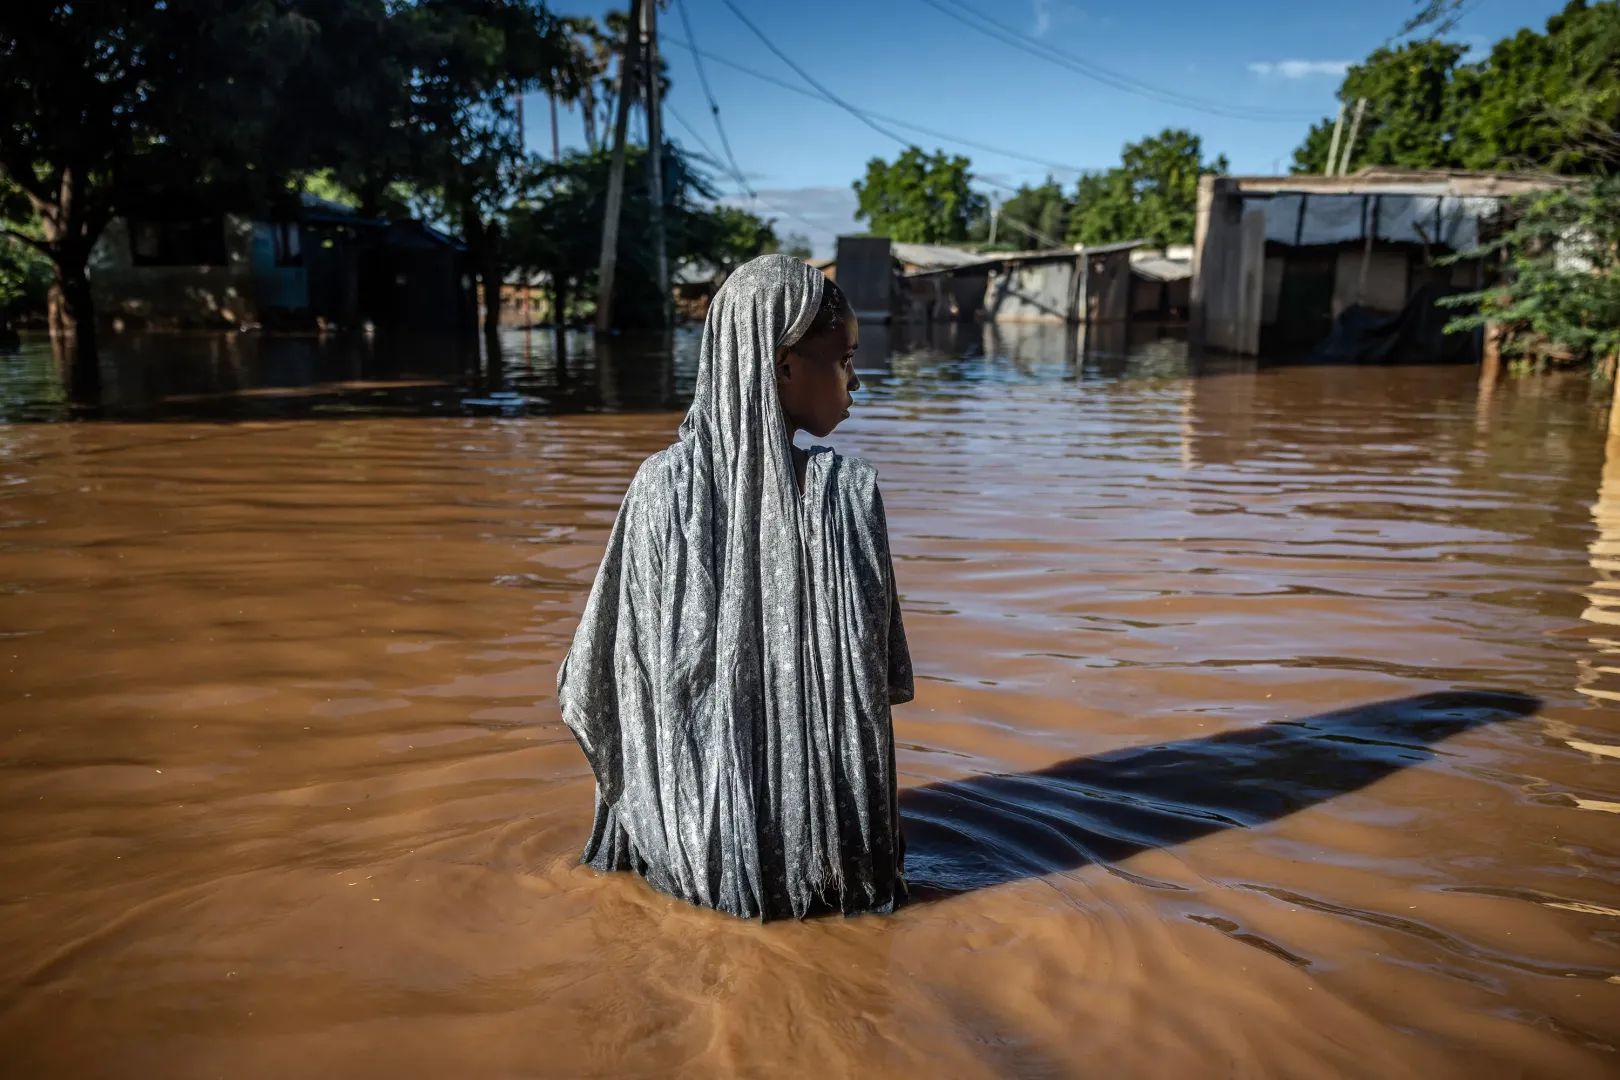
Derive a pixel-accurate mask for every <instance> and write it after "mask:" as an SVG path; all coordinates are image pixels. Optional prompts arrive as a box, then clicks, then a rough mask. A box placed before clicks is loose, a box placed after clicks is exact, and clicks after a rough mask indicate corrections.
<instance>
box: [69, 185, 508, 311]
mask: <svg viewBox="0 0 1620 1080" xmlns="http://www.w3.org/2000/svg"><path fill="white" fill-rule="evenodd" d="M89 276H90V288H91V292H92V295H93V297H94V299H95V304H96V310H97V312H98V313H99V314H100V315H101V317H102V318H104V319H107V320H110V321H112V322H113V323H114V325H115V326H117V325H124V326H129V327H134V328H140V327H148V328H153V329H240V328H244V327H264V328H267V329H289V330H303V329H319V328H324V327H354V326H358V325H359V324H360V323H362V322H371V323H372V324H374V325H375V326H377V327H378V328H379V329H383V328H386V329H391V330H398V331H401V332H409V333H430V334H456V333H463V332H466V331H468V330H470V329H471V328H472V327H473V326H474V325H475V320H476V317H477V314H476V308H475V303H476V296H475V290H474V288H473V282H472V276H471V274H470V271H469V267H468V266H467V258H466V250H465V248H464V247H463V246H462V245H461V244H460V242H458V241H457V240H455V239H454V238H452V237H450V236H448V235H446V234H445V233H443V232H441V231H439V230H438V229H435V228H433V227H432V226H430V225H427V224H425V223H423V222H420V221H415V220H402V221H382V220H374V219H369V218H363V217H361V216H360V215H359V214H357V213H356V212H355V211H354V210H352V209H350V208H349V207H346V206H343V205H340V204H338V203H332V202H327V201H325V200H322V199H319V198H316V197H314V196H312V195H307V194H306V195H304V196H303V197H302V199H301V200H300V202H299V204H298V206H297V207H296V208H294V209H291V210H288V211H287V212H284V213H282V214H280V215H277V216H271V217H266V218H253V217H248V216H244V215H238V214H228V213H227V214H215V215H202V216H197V215H195V214H187V213H182V212H173V211H171V212H167V213H154V214H151V215H148V216H130V217H120V218H115V219H113V221H112V222H110V223H109V224H108V226H107V228H106V230H105V231H104V232H103V233H102V235H101V237H100V239H99V240H97V242H96V245H95V247H94V248H93V249H92V251H91V255H90V261H89Z"/></svg>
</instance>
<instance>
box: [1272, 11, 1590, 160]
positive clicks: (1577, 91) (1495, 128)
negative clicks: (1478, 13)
mask: <svg viewBox="0 0 1620 1080" xmlns="http://www.w3.org/2000/svg"><path fill="white" fill-rule="evenodd" d="M1430 6H1435V5H1430ZM1438 6H1440V7H1444V6H1445V5H1443V4H1442V5H1438ZM1467 54H1468V50H1467V48H1466V47H1465V46H1462V45H1458V44H1455V43H1453V42H1445V41H1438V40H1434V39H1432V38H1431V39H1426V40H1421V41H1411V42H1408V43H1406V44H1404V45H1401V46H1399V47H1394V48H1391V47H1384V48H1380V49H1377V50H1375V51H1374V52H1373V53H1372V55H1371V56H1369V57H1367V59H1366V60H1365V61H1363V62H1362V63H1360V64H1357V65H1355V66H1353V67H1351V68H1350V70H1349V72H1348V73H1347V74H1346V75H1345V78H1344V82H1343V84H1342V85H1341V86H1340V88H1339V99H1340V100H1341V101H1343V102H1344V103H1345V104H1346V105H1347V106H1348V105H1351V104H1353V103H1354V102H1355V101H1356V100H1357V99H1359V98H1366V99H1367V112H1366V117H1365V119H1364V120H1363V122H1362V126H1361V130H1360V132H1359V133H1358V135H1357V138H1356V143H1355V147H1354V150H1353V153H1352V156H1351V160H1350V163H1349V164H1350V169H1351V170H1354V169H1355V168H1358V167H1360V166H1363V165H1391V166H1397V167H1406V168H1460V169H1502V168H1526V169H1528V168H1548V169H1555V170H1558V171H1561V172H1570V173H1590V172H1594V171H1598V170H1599V169H1600V168H1601V167H1602V159H1603V158H1604V157H1605V154H1604V152H1603V150H1602V145H1603V144H1602V140H1601V139H1599V140H1596V141H1594V136H1596V135H1598V134H1599V133H1601V132H1602V131H1605V130H1607V131H1612V130H1614V128H1615V127H1616V122H1617V121H1620V63H1617V62H1616V59H1615V58H1616V57H1617V56H1620V4H1616V3H1615V2H1614V0H1605V2H1601V3H1595V4H1588V3H1587V2H1586V0H1573V2H1571V3H1570V4H1569V5H1568V6H1567V7H1565V8H1564V10H1563V11H1561V12H1559V13H1558V14H1556V15H1554V16H1552V17H1551V18H1550V19H1548V20H1547V25H1546V30H1545V32H1541V33H1538V32H1536V31H1534V30H1530V29H1524V30H1520V31H1519V32H1518V33H1516V34H1513V35H1511V36H1509V37H1505V38H1503V39H1502V40H1501V41H1498V42H1497V43H1496V45H1495V46H1494V47H1492V49H1491V51H1490V52H1489V53H1488V54H1487V55H1486V56H1485V57H1483V58H1481V59H1480V60H1478V61H1477V62H1467V60H1466V57H1467ZM1333 125H1334V120H1333V118H1328V119H1324V120H1322V121H1320V122H1319V123H1317V124H1316V125H1314V126H1313V127H1312V128H1311V130H1310V131H1309V132H1308V133H1307V135H1306V137H1305V140H1304V142H1303V143H1302V144H1301V145H1300V147H1299V149H1297V150H1296V151H1295V152H1294V170H1295V171H1296V172H1322V171H1325V169H1326V167H1327V154H1328V148H1329V144H1330V142H1331V139H1332V130H1333ZM1347 126H1348V125H1347Z"/></svg>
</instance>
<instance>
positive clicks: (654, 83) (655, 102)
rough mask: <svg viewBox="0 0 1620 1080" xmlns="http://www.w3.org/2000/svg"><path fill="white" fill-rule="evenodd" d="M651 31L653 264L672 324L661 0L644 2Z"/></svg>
mask: <svg viewBox="0 0 1620 1080" xmlns="http://www.w3.org/2000/svg"><path fill="white" fill-rule="evenodd" d="M641 11H642V18H643V19H644V20H645V28H646V31H647V67H646V73H647V74H646V78H645V79H643V80H642V81H643V82H644V83H645V84H646V86H647V187H648V188H649V191H648V193H647V194H648V197H649V201H650V203H651V206H652V234H653V235H652V240H653V265H654V266H656V267H657V268H658V311H659V316H660V318H661V319H662V324H663V325H665V326H668V325H669V322H670V318H669V314H670V312H669V308H670V295H669V243H668V238H667V236H666V235H665V232H664V117H663V108H662V105H661V103H660V101H659V96H660V94H661V92H662V87H660V86H659V85H658V0H643V2H642V5H641Z"/></svg>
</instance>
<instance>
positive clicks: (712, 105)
mask: <svg viewBox="0 0 1620 1080" xmlns="http://www.w3.org/2000/svg"><path fill="white" fill-rule="evenodd" d="M675 6H676V7H677V8H679V9H680V12H681V26H682V27H684V28H685V29H686V36H687V38H688V39H689V40H692V41H696V40H697V38H696V36H695V35H694V34H693V33H692V20H691V19H690V18H688V17H687V14H686V0H676V4H675ZM687 48H690V49H691V50H692V52H693V53H694V54H696V53H697V49H696V48H695V47H693V46H690V45H688V46H687ZM694 61H695V63H696V64H697V73H698V82H699V83H701V84H702V85H703V96H704V97H705V98H707V99H708V101H709V115H710V116H712V117H714V130H715V131H718V132H719V133H720V145H721V146H723V147H725V150H726V160H727V161H729V162H730V163H731V174H732V175H733V176H735V177H736V178H737V183H738V184H740V185H742V189H743V190H744V191H746V192H748V194H749V195H753V190H752V189H750V188H749V186H748V180H747V178H746V177H744V176H743V171H742V168H741V167H740V166H739V165H738V164H737V157H736V155H734V154H733V153H732V152H731V140H729V139H727V138H726V129H725V126H724V125H722V124H721V123H720V105H719V103H718V102H716V101H715V100H714V91H712V90H710V89H709V75H708V73H707V72H706V71H704V70H703V60H702V58H701V57H699V56H696V55H694ZM682 123H683V124H685V121H682ZM686 126H687V127H688V129H689V130H690V131H691V132H692V134H693V135H694V136H695V135H697V129H696V128H692V127H691V126H690V125H686ZM698 141H699V142H701V141H702V140H701V139H700V140H698Z"/></svg>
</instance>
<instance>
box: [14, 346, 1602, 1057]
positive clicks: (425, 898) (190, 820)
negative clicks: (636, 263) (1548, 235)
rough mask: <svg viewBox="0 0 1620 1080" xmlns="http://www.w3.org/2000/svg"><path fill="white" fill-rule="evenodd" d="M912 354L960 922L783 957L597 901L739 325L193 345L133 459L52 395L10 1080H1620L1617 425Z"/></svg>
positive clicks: (1354, 384)
mask: <svg viewBox="0 0 1620 1080" xmlns="http://www.w3.org/2000/svg"><path fill="white" fill-rule="evenodd" d="M871 330H872V328H868V329H867V331H863V332H868V333H869V340H868V345H867V346H866V347H865V348H864V350H863V358H862V360H861V361H860V363H861V365H862V379H863V381H864V382H865V384H866V388H865V390H864V391H863V392H862V393H861V394H859V395H858V396H857V402H858V404H857V409H856V412H855V414H854V416H853V418H852V419H851V420H850V421H849V422H848V423H847V424H846V425H845V427H844V428H843V429H841V430H840V431H839V432H837V433H835V435H834V436H833V438H832V439H831V440H829V441H830V442H832V443H833V444H834V445H836V446H837V447H838V448H839V449H840V450H841V451H843V452H845V453H853V454H859V455H862V456H865V457H868V458H869V459H871V460H872V461H873V462H874V463H875V464H876V465H877V466H878V468H879V470H880V472H881V476H882V483H883V495H884V501H885V504H886V506H887V510H888V516H889V523H890V528H891V530H892V539H893V547H894V550H895V553H896V557H897V561H896V573H897V576H898V580H899V588H900V591H901V593H902V596H903V605H904V609H905V617H906V625H907V629H908V631H909V634H910V637H911V649H912V653H913V656H914V659H915V664H916V673H917V699H916V701H915V702H914V703H913V704H910V705H907V706H903V707H900V708H897V709H896V711H895V728H896V740H897V744H898V748H899V751H898V762H899V768H900V772H901V782H902V785H903V787H904V789H905V790H903V792H902V795H901V803H902V810H903V813H904V815H905V820H906V830H907V838H908V860H907V870H908V877H909V878H910V879H911V880H912V882H913V884H914V886H915V888H916V891H917V892H918V893H919V894H920V901H919V902H918V903H916V904H914V905H912V906H910V907H907V908H906V909H904V910H902V911H901V912H900V913H899V914H897V915H895V916H892V917H862V918H858V919H854V920H849V921H844V920H839V919H824V920H812V921H809V922H806V923H802V924H795V923H789V924H771V925H767V926H761V925H759V924H755V923H748V922H740V921H735V920H732V919H730V918H727V917H725V916H721V915H717V914H714V913H711V912H705V911H698V910H693V909H690V908H687V907H685V906H683V905H682V904H680V903H679V902H676V901H673V900H669V899H667V898H665V897H663V896H662V895H659V894H657V893H654V892H653V891H651V890H650V889H649V888H647V887H646V886H645V885H643V884H642V883H641V882H640V881H639V880H638V879H636V878H633V877H631V876H628V875H611V876H601V875H598V874H596V873H595V872H593V871H591V870H589V869H587V868H584V867H581V866H579V865H577V862H576V860H577V857H578V852H579V848H580V846H581V844H582V843H583V842H584V840H585V838H586V836H587V833H588V831H589V826H590V822H591V791H592V780H591V776H590V773H589V770H588V768H587V766H586V763H585V760H584V757H583V756H582V754H581V753H580V751H579V749H578V747H577V746H576V744H575V743H574V740H573V738H572V736H571V735H570V734H569V733H568V731H567V730H566V729H565V728H564V727H563V725H562V723H561V720H560V718H559V716H558V712H557V707H556V699H555V682H554V680H555V677H556V671H557V666H558V664H559V662H560V660H561V658H562V656H563V654H564V652H565V650H566V649H567V647H568V644H569V641H570V638H571V635H572V633H573V629H574V625H575V621H576V619H577V617H578V613H579V611H580V609H581V607H582V606H583V603H584V600H585V596H586V592H587V590H588V588H589V586H590V583H591V580H592V577H593V575H594V573H595V570H596V565H597V561H598V559H599V557H600V554H601V550H602V546H603V544H604V543H605V540H606V537H607V532H608V529H609V527H610V525H611V524H612V521H613V517H614V514H615V512H616V510H617V508H618V505H619V500H620V497H621V496H622V494H623V492H624V490H625V488H626V486H627V485H628V483H629V481H630V478H631V476H632V474H633V472H634V470H635V468H636V466H637V465H638V464H639V463H640V461H641V460H642V459H643V458H644V457H645V456H647V455H648V454H650V453H653V452H654V451H656V450H659V449H661V448H662V447H664V446H666V445H668V444H669V443H670V441H671V440H672V439H673V438H674V433H675V428H676V426H677V424H678V423H679V420H680V415H681V414H680V407H681V404H682V395H683V394H684V393H686V392H687V391H688V390H689V387H690V382H691V377H692V374H693V367H694V365H695V348H696V342H695V338H694V337H693V336H692V335H691V334H690V333H685V334H683V335H682V336H681V337H680V338H679V340H677V342H676V349H675V361H674V362H673V363H667V362H665V361H664V359H663V354H662V353H661V352H660V351H659V348H658V347H657V346H656V345H644V346H631V345H629V344H625V345H622V346H620V347H618V348H616V349H615V351H614V355H612V356H607V355H602V356H598V355H596V354H595V353H594V352H593V351H592V349H591V345H590V341H589V339H588V337H585V336H577V337H570V338H569V339H568V341H567V342H566V343H565V349H564V351H565V353H566V357H565V359H564V360H563V361H562V363H559V362H558V343H557V341H556V340H555V339H553V338H552V337H551V336H550V335H549V334H540V333H536V334H533V335H522V334H514V335H512V336H511V337H509V338H507V339H506V340H505V342H504V357H503V362H502V364H501V365H500V366H499V367H498V369H497V370H495V371H493V372H489V371H485V372H484V373H482V374H477V373H474V374H468V371H469V365H471V367H472V368H476V366H477V363H476V360H475V359H474V360H471V361H469V360H468V359H467V358H464V357H457V356H456V355H454V353H453V351H452V350H446V349H436V348H435V347H432V346H430V345H422V344H420V343H418V345H417V346H416V348H415V350H414V352H412V351H409V350H404V349H401V350H399V351H398V352H395V353H389V354H387V355H386V356H384V354H383V353H382V351H381V350H379V351H378V352H377V353H375V354H368V356H369V357H370V358H369V359H367V358H365V357H360V358H358V359H357V358H356V357H354V356H350V355H348V354H345V353H343V352H342V351H341V350H337V349H335V348H333V349H330V350H329V349H327V348H326V347H325V346H322V345H319V344H317V343H315V342H314V341H313V339H311V340H309V341H295V342H291V343H287V342H282V343H276V342H272V341H264V342H261V341H256V340H253V339H245V338H244V339H240V340H239V339H234V338H197V339H181V338H170V339H164V338H158V337H153V338H150V339H147V340H145V341H139V342H126V343H123V344H122V345H120V346H117V347H115V346H113V345H111V344H109V346H108V348H107V353H108V357H109V361H108V362H109V365H110V366H109V369H108V370H109V372H110V373H111V372H112V371H113V367H112V366H111V365H116V368H117V371H116V374H109V376H108V385H109V391H108V392H109V394H110V395H112V397H113V402H114V404H113V405H112V406H111V407H110V408H109V409H108V411H107V417H106V418H105V419H102V420H99V421H95V422H84V423H65V422H52V421H55V420H58V419H60V418H61V417H62V416H64V415H65V409H64V407H63V406H62V405H60V403H58V402H56V401H54V400H53V399H52V393H51V379H50V372H49V354H48V352H47V351H44V350H42V349H41V347H40V345H39V343H38V342H33V343H31V344H29V345H27V346H25V350H24V352H23V354H22V355H21V356H16V357H7V358H0V414H3V415H4V416H5V417H6V418H8V422H5V423H0V552H3V554H0V659H3V660H4V665H3V668H0V670H3V675H0V701H3V702H4V707H3V711H0V912H3V918H0V1073H3V1074H4V1075H5V1076H7V1077H11V1076H16V1077H52V1078H68V1077H125V1076H153V1077H175V1078H192V1077H196V1078H212V1077H219V1076H231V1077H282V1076H294V1075H296V1076H307V1077H345V1078H350V1077H353V1078H364V1077H378V1078H381V1077H388V1078H399V1077H583V1076H590V1077H649V1078H650V1077H667V1076H681V1077H687V1076H690V1077H707V1076H733V1075H735V1076H772V1077H774V1076H784V1077H788V1076H826V1077H845V1076H860V1077H889V1076H893V1077H902V1076H904V1077H919V1076H921V1077H928V1076H938V1077H951V1078H973V1077H1006V1076H1017V1077H1069V1076H1093V1075H1094V1076H1107V1077H1159V1076H1174V1077H1318V1076H1346V1077H1349V1076H1354V1077H1378V1078H1394V1077H1419V1078H1422V1080H1441V1078H1448V1077H1462V1078H1468V1080H1478V1078H1480V1077H1497V1076H1502V1077H1519V1076H1524V1077H1571V1078H1573V1077H1604V1076H1615V1075H1620V711H1617V704H1620V445H1617V446H1615V447H1613V448H1608V449H1607V453H1606V446H1605V438H1604V428H1603V423H1604V414H1603V411H1602V410H1601V409H1599V408H1596V407H1594V405H1593V402H1592V400H1591V399H1590V397H1589V395H1590V394H1591V393H1592V392H1593V391H1591V389H1590V387H1589V385H1588V384H1587V383H1586V382H1585V381H1582V380H1577V379H1571V380H1568V381H1558V380H1555V379H1550V378H1549V379H1544V380H1521V381H1516V382H1508V383H1504V384H1503V385H1502V386H1501V387H1499V388H1498V389H1497V390H1496V391H1495V393H1494V394H1491V395H1488V396H1485V397H1482V396H1481V395H1480V393H1479V391H1478V388H1477V385H1476V378H1475V375H1476V373H1475V370H1474V369H1473V368H1469V367H1460V368H1419V369H1393V368H1354V367H1326V368H1324V367H1305V366H1292V367H1272V368H1260V369H1256V368H1255V367H1254V366H1253V365H1252V364H1250V365H1248V366H1244V365H1242V364H1240V363H1238V362H1236V361H1223V362H1221V363H1219V364H1192V363H1189V360H1188V357H1187V353H1186V349H1185V347H1184V346H1181V345H1179V344H1177V343H1175V342H1172V341H1164V342H1145V343H1138V344H1136V345H1135V346H1133V347H1131V348H1129V349H1127V350H1124V351H1115V352H1108V353H1098V352H1096V351H1094V350H1088V349H1086V348H1085V347H1084V345H1083V344H1082V343H1080V342H1077V341H1075V340H1074V337H1073V334H1072V332H1065V331H1064V330H1062V329H1061V328H1037V327H1030V328H1022V329H1020V328H1012V329H1008V328H1002V329H1000V330H996V331H983V332H981V331H978V330H971V331H966V332H964V334H962V335H956V334H954V333H950V332H947V331H941V333H942V334H944V335H945V337H944V338H943V339H942V340H938V341H935V342H933V343H924V344H918V343H909V342H903V341H901V340H899V335H898V333H897V332H896V333H895V334H894V335H893V336H892V337H890V335H887V334H884V333H882V332H876V333H872V332H870V331H871ZM879 339H886V340H879ZM120 350H122V351H121V352H120ZM379 356H383V359H378V358H377V357H379ZM1600 393H1602V392H1600ZM1600 496H1604V497H1600Z"/></svg>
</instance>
